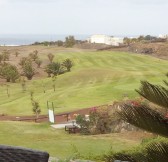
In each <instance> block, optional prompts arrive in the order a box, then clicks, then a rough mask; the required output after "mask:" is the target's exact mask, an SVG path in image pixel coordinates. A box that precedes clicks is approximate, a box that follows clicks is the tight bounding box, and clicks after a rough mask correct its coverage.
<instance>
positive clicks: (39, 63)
mask: <svg viewBox="0 0 168 162" xmlns="http://www.w3.org/2000/svg"><path fill="white" fill-rule="evenodd" d="M35 63H36V64H37V67H38V68H40V66H41V64H42V60H40V59H37V60H36V61H35Z"/></svg>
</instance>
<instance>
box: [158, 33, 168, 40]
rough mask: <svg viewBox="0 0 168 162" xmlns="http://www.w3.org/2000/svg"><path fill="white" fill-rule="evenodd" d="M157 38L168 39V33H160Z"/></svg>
mask: <svg viewBox="0 0 168 162" xmlns="http://www.w3.org/2000/svg"><path fill="white" fill-rule="evenodd" d="M159 38H163V39H168V34H166V35H162V34H160V35H159Z"/></svg>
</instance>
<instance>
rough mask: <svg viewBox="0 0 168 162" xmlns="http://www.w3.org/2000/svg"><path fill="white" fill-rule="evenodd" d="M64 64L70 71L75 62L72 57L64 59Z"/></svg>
mask: <svg viewBox="0 0 168 162" xmlns="http://www.w3.org/2000/svg"><path fill="white" fill-rule="evenodd" d="M62 65H63V66H64V67H65V68H66V69H67V71H68V72H70V71H71V68H72V66H73V63H72V61H71V60H70V59H66V60H64V61H63V63H62Z"/></svg>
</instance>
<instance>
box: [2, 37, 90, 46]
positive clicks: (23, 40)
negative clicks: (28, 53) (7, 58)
mask: <svg viewBox="0 0 168 162" xmlns="http://www.w3.org/2000/svg"><path fill="white" fill-rule="evenodd" d="M67 36H68V35H55V34H50V35H49V34H48V35H35V34H2V35H1V34H0V46H21V45H31V44H33V43H35V42H44V41H58V40H62V41H64V40H65V37H67ZM73 36H74V37H75V39H76V40H86V39H87V38H88V37H89V36H90V35H73Z"/></svg>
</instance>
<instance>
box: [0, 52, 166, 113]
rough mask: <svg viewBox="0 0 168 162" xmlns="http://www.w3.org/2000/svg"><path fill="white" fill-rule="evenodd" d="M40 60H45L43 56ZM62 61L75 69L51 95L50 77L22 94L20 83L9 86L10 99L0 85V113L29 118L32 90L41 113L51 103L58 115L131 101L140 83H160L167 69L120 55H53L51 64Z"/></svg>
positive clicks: (163, 64) (150, 59)
mask: <svg viewBox="0 0 168 162" xmlns="http://www.w3.org/2000/svg"><path fill="white" fill-rule="evenodd" d="M41 57H42V58H43V59H44V60H45V59H47V56H46V55H42V56H41ZM65 58H70V59H72V60H73V62H74V64H75V66H74V67H73V68H72V71H71V72H70V73H65V74H63V75H60V76H58V77H57V79H56V83H55V84H56V91H55V92H54V91H53V83H52V79H51V78H46V79H39V80H32V81H27V83H26V86H27V91H26V92H22V87H21V84H20V83H15V84H9V85H10V87H9V91H10V97H7V94H6V86H5V85H3V86H0V114H1V113H5V114H10V115H31V114H32V106H31V101H30V91H34V98H35V99H36V100H37V101H38V102H39V104H40V106H41V109H42V114H47V107H46V102H47V101H52V102H54V105H55V107H57V108H56V113H58V112H65V111H72V110H76V109H82V108H87V107H92V106H96V105H102V104H108V103H112V102H113V101H115V100H120V99H122V98H123V95H124V94H128V96H129V97H130V98H135V97H137V96H138V94H137V93H136V92H135V91H134V90H135V89H138V88H139V86H140V80H148V81H150V82H152V83H155V84H162V79H165V76H164V75H165V74H166V73H167V69H168V61H164V60H160V59H157V58H154V57H150V56H144V55H139V54H129V53H123V52H109V51H102V52H82V51H76V52H71V51H69V52H66V51H63V52H61V51H59V52H55V61H60V60H64V59H65ZM46 76H47V75H46ZM43 85H45V89H46V93H43Z"/></svg>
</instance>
